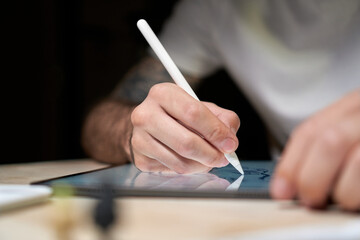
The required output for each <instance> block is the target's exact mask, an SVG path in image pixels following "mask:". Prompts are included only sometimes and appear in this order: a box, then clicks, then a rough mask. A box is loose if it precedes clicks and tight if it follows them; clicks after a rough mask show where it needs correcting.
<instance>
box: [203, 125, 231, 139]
mask: <svg viewBox="0 0 360 240" xmlns="http://www.w3.org/2000/svg"><path fill="white" fill-rule="evenodd" d="M227 135H228V131H227V130H225V128H224V127H223V126H222V125H221V124H220V123H218V124H215V126H213V127H212V128H211V130H210V132H209V133H208V135H207V136H206V138H207V139H208V140H209V141H210V142H217V141H221V140H223V139H225V137H226V136H227Z"/></svg>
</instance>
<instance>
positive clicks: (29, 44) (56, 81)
mask: <svg viewBox="0 0 360 240" xmlns="http://www.w3.org/2000/svg"><path fill="white" fill-rule="evenodd" d="M176 2H177V1H175V0H155V1H146V0H132V1H120V0H117V1H116V0H104V1H99V0H98V1H95V0H87V1H86V0H84V1H79V0H63V1H61V0H44V1H22V2H13V3H12V4H13V6H11V7H10V8H9V12H8V15H9V16H7V15H6V16H7V17H6V20H5V23H6V26H5V30H4V31H5V32H4V34H3V36H4V39H5V40H6V42H7V43H6V44H5V45H4V46H5V49H4V52H6V54H4V56H5V57H4V58H5V60H6V65H5V68H6V71H8V74H4V75H8V76H9V77H6V79H3V82H4V83H7V84H9V85H10V86H7V85H5V87H3V95H9V96H8V97H6V98H5V99H4V100H3V105H4V106H5V107H4V108H3V115H4V116H3V119H5V124H3V126H4V129H3V135H2V137H3V139H4V140H6V144H5V145H3V146H4V147H3V152H2V158H1V161H0V163H11V162H28V161H45V160H56V159H74V158H83V157H86V155H85V154H84V152H83V150H82V148H81V145H80V134H81V125H82V121H83V119H84V117H85V115H86V113H87V112H88V111H89V109H90V108H91V106H93V105H94V104H95V103H96V102H98V101H99V100H100V99H101V98H103V97H105V96H106V95H107V94H108V93H109V92H110V91H111V90H112V89H113V88H114V86H115V85H116V84H117V82H118V81H120V80H121V79H122V77H123V75H124V74H125V73H126V72H127V70H128V69H129V68H130V67H131V66H133V65H134V64H135V63H136V62H137V61H138V60H139V59H141V57H143V56H144V55H145V54H146V53H145V49H146V48H147V44H146V42H145V40H144V39H143V37H142V36H141V34H140V33H139V31H138V30H137V28H136V21H137V20H138V19H140V18H145V19H147V21H148V22H149V23H150V25H151V26H152V28H153V29H154V31H155V32H158V31H159V30H160V29H161V26H162V24H163V22H164V20H165V19H166V18H167V17H168V16H169V15H170V14H171V11H172V8H173V6H174V4H175V3H176ZM218 81H221V82H222V84H218ZM219 85H221V86H224V88H226V89H227V90H226V91H230V92H231V93H230V94H229V93H227V94H226V95H222V94H221V91H223V92H225V90H220V91H219ZM219 92H220V93H219ZM198 94H199V97H200V99H202V100H208V101H214V102H215V103H217V104H218V105H220V106H222V107H226V108H229V109H232V110H235V111H236V112H237V113H238V114H239V116H240V118H241V121H242V126H241V130H240V131H239V140H240V147H239V151H238V154H239V155H240V157H241V158H247V159H266V158H268V157H269V156H268V152H267V147H266V137H265V135H264V128H263V126H262V124H261V121H260V120H259V118H258V117H257V115H256V113H255V112H254V111H253V110H252V108H251V106H250V105H249V104H248V103H246V100H245V99H244V98H243V96H242V95H241V93H239V92H238V91H236V90H235V85H234V84H233V83H232V82H231V80H230V79H229V77H228V76H227V75H226V73H225V72H224V71H219V72H218V73H216V74H214V75H213V76H211V77H209V79H207V81H206V85H205V84H202V86H201V88H200V89H199V91H198Z"/></svg>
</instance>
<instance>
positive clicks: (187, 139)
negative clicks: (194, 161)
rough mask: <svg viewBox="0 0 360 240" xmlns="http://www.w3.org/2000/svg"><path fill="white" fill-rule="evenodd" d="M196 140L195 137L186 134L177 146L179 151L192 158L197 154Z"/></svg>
mask: <svg viewBox="0 0 360 240" xmlns="http://www.w3.org/2000/svg"><path fill="white" fill-rule="evenodd" d="M195 142H196V140H195V137H193V136H189V135H185V136H184V137H183V138H182V140H181V142H180V143H179V145H178V146H177V152H178V153H179V154H180V155H182V156H184V157H186V158H192V157H194V156H196V155H197V153H198V150H197V148H196V147H195Z"/></svg>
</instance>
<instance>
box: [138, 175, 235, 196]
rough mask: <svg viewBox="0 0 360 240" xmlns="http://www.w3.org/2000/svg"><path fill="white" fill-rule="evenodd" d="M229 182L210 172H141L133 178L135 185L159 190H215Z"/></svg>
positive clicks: (222, 188)
mask: <svg viewBox="0 0 360 240" xmlns="http://www.w3.org/2000/svg"><path fill="white" fill-rule="evenodd" d="M229 185H230V183H229V182H228V181H227V180H226V179H223V178H219V177H218V176H216V175H214V174H211V173H204V174H187V175H184V174H176V173H147V172H141V173H140V174H138V175H137V177H136V179H135V180H134V186H135V187H141V188H146V189H159V190H160V189H161V190H172V189H173V190H175V189H176V190H179V189H181V190H215V191H222V190H225V189H227V188H228V186H229Z"/></svg>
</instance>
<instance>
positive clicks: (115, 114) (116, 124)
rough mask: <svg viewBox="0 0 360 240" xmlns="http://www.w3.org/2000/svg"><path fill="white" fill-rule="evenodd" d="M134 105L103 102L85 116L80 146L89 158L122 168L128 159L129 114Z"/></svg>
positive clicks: (113, 101)
mask: <svg viewBox="0 0 360 240" xmlns="http://www.w3.org/2000/svg"><path fill="white" fill-rule="evenodd" d="M134 107H135V104H130V103H126V102H125V101H121V100H114V99H106V100H104V101H103V102H101V103H100V104H98V105H97V106H96V107H95V108H94V109H92V111H91V112H90V113H89V114H88V116H87V118H86V120H85V122H84V125H83V133H82V145H83V148H84V150H85V152H86V153H87V154H88V155H89V156H91V157H92V158H94V159H96V160H99V161H102V162H107V163H115V164H124V163H126V162H127V161H128V160H129V159H130V158H129V156H130V150H129V138H130V135H131V131H132V124H131V121H130V116H131V112H132V110H133V109H134Z"/></svg>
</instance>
